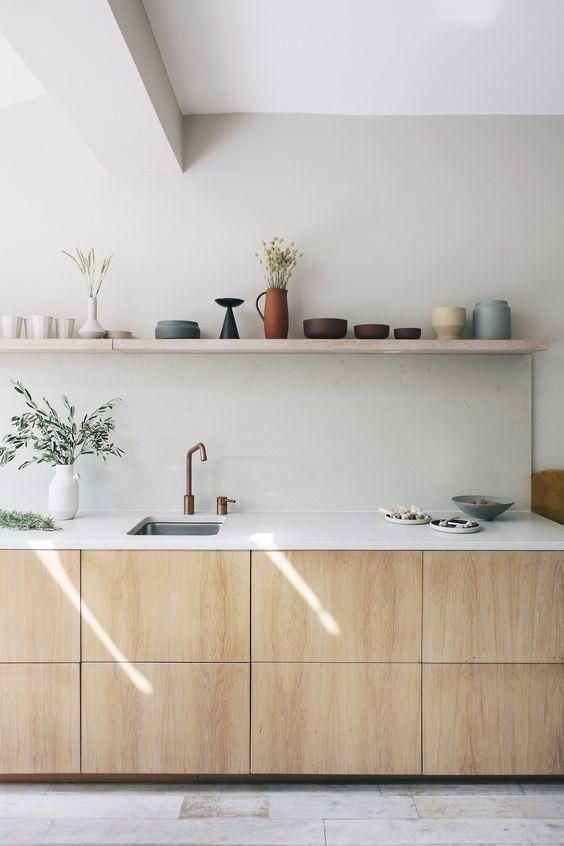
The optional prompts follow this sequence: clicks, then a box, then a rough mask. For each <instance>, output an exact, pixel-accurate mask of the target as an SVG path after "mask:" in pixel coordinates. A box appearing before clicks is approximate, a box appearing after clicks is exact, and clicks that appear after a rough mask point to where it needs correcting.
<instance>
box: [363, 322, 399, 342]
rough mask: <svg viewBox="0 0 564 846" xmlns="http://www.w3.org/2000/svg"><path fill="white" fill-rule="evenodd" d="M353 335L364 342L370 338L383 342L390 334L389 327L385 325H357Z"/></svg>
mask: <svg viewBox="0 0 564 846" xmlns="http://www.w3.org/2000/svg"><path fill="white" fill-rule="evenodd" d="M354 334H355V337H357V338H362V339H365V340H368V339H370V338H372V339H380V340H383V339H384V338H387V337H388V335H389V334H390V327H389V326H388V325H387V324H385V323H357V325H356V326H355V327H354Z"/></svg>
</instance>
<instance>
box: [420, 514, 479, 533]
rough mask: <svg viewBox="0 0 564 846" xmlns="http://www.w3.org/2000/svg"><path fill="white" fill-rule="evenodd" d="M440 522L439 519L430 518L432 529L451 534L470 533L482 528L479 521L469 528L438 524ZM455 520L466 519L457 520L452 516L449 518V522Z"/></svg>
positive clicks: (457, 520)
mask: <svg viewBox="0 0 564 846" xmlns="http://www.w3.org/2000/svg"><path fill="white" fill-rule="evenodd" d="M440 522H441V520H431V529H434V530H435V531H436V532H449V533H450V534H451V535H471V534H473V533H474V532H480V531H481V530H482V526H481V525H480V523H476V525H475V526H470V528H466V527H464V528H463V527H462V526H439V523H440ZM455 522H460V523H466V520H459V519H458V517H453V518H452V520H449V523H455ZM474 522H476V521H474Z"/></svg>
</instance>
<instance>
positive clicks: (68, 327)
mask: <svg viewBox="0 0 564 846" xmlns="http://www.w3.org/2000/svg"><path fill="white" fill-rule="evenodd" d="M24 323H25V336H26V338H36V339H37V338H72V337H73V336H74V324H75V320H74V317H50V316H49V315H42V314H36V315H32V316H31V317H26V318H23V317H17V316H15V315H11V314H9V315H3V316H2V317H0V324H1V325H2V337H3V338H20V337H21V334H22V326H23V325H24Z"/></svg>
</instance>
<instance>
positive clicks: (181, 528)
mask: <svg viewBox="0 0 564 846" xmlns="http://www.w3.org/2000/svg"><path fill="white" fill-rule="evenodd" d="M221 526H222V524H221V523H212V522H208V523H195V522H194V521H192V522H182V521H181V520H178V521H173V520H154V519H153V518H152V517H145V519H144V520H141V522H140V523H137V525H136V526H134V527H133V528H132V529H130V530H129V532H128V533H127V534H128V535H151V536H153V537H158V536H162V535H169V536H170V535H217V533H218V532H219V530H220V529H221Z"/></svg>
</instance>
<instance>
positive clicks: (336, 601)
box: [0, 550, 564, 776]
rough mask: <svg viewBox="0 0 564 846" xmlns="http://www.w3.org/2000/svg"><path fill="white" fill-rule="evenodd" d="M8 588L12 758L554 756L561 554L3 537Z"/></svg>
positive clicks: (461, 767)
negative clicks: (179, 545)
mask: <svg viewBox="0 0 564 846" xmlns="http://www.w3.org/2000/svg"><path fill="white" fill-rule="evenodd" d="M81 556H82V557H81ZM251 597H252V603H251ZM0 607H1V613H0V772H2V773H5V774H14V775H15V774H20V773H28V774H45V775H48V774H50V773H53V774H55V773H67V774H68V775H72V774H73V773H78V772H84V773H90V774H97V775H106V774H107V775H116V776H119V775H124V776H126V775H128V774H129V775H136V774H138V775H149V776H151V775H160V774H162V775H167V774H168V775H174V774H178V775H181V774H210V775H212V774H215V775H226V776H227V775H245V774H248V773H249V772H251V771H252V772H253V773H256V774H261V775H268V774H273V775H295V776H301V775H312V776H315V775H335V776H339V775H342V776H346V775H359V776H362V775H417V774H420V773H421V772H423V773H424V774H425V775H429V776H452V775H471V776H481V775H484V776H491V775H523V776H525V775H561V774H563V773H564V552H535V551H531V552H500V551H495V552H482V551H480V552H464V551H454V552H425V553H422V552H417V551H415V552H401V551H394V552H385V551H373V552H369V551H294V552H284V551H279V550H276V551H274V550H273V551H269V552H267V551H260V552H253V553H252V554H251V553H250V552H248V551H233V552H231V551H177V550H174V551H154V552H153V551H148V550H143V551H125V550H122V551H84V552H82V553H79V552H76V551H69V552H57V551H54V550H45V551H37V552H36V551H32V550H19V551H0ZM80 608H82V612H83V622H82V632H81V623H80V616H79V609H80ZM81 638H82V651H81ZM115 658H117V660H112V659H115ZM81 756H82V765H81Z"/></svg>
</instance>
